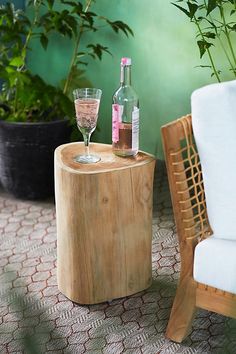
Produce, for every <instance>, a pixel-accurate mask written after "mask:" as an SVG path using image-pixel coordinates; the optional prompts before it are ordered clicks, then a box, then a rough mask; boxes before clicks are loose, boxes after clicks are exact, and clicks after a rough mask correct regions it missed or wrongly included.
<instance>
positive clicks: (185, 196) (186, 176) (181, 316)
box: [162, 115, 236, 342]
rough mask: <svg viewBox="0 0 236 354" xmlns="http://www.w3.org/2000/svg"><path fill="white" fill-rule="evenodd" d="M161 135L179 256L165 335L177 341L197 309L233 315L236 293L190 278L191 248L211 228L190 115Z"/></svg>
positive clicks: (180, 338) (209, 233) (204, 236)
mask: <svg viewBox="0 0 236 354" xmlns="http://www.w3.org/2000/svg"><path fill="white" fill-rule="evenodd" d="M162 138H163V146H164V153H165V158H166V166H167V173H168V179H169V185H170V192H171V197H172V204H173V210H174V217H175V221H176V226H177V233H178V239H179V246H180V255H181V271H180V279H179V284H178V288H177V292H176V296H175V299H174V303H173V307H172V311H171V315H170V319H169V323H168V326H167V330H166V336H167V337H168V338H170V339H171V340H173V341H176V342H181V341H182V340H183V339H184V338H185V337H186V336H187V334H188V332H189V331H190V329H191V323H192V320H193V316H194V313H195V311H196V309H197V308H202V309H206V310H209V311H213V312H217V313H219V314H222V315H225V316H229V317H233V318H236V295H235V294H232V293H228V292H226V291H222V290H219V289H216V288H214V287H211V286H208V285H205V284H201V283H198V282H196V281H195V280H194V278H193V265H194V251H195V247H196V246H197V244H198V243H199V242H201V241H203V240H204V239H206V238H208V237H209V236H210V235H211V234H212V230H211V227H210V225H209V221H208V216H207V209H206V203H205V193H204V185H203V179H202V172H201V164H200V160H199V156H198V152H197V150H196V146H195V142H194V137H193V131H192V122H191V115H188V116H185V117H182V118H180V119H178V120H176V121H174V122H172V123H170V124H167V125H165V126H163V127H162Z"/></svg>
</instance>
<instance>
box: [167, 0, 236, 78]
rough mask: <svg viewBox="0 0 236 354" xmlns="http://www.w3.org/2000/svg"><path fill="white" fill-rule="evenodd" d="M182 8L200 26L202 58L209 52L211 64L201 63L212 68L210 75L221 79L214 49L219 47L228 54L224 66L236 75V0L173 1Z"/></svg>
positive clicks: (232, 74)
mask: <svg viewBox="0 0 236 354" xmlns="http://www.w3.org/2000/svg"><path fill="white" fill-rule="evenodd" d="M172 4H173V5H174V6H176V7H177V8H178V9H179V10H180V11H182V12H183V13H184V14H185V15H186V16H187V17H188V18H189V20H190V22H192V23H193V24H194V25H195V26H196V29H197V35H196V38H197V45H198V48H199V51H200V58H202V57H203V56H204V55H207V56H208V60H209V64H208V65H200V67H203V68H210V70H211V76H214V77H215V78H216V80H217V81H218V82H220V81H221V73H222V71H221V70H220V69H219V68H218V66H219V64H222V63H219V61H218V62H217V60H216V57H215V56H214V53H213V51H212V48H214V47H218V48H219V50H220V51H221V52H222V54H223V57H224V58H225V64H226V65H225V66H227V67H228V70H229V71H230V77H231V78H232V79H235V78H236V47H235V42H234V41H233V38H234V37H235V32H236V20H235V18H236V17H235V14H236V1H235V0H176V1H175V2H174V3H172Z"/></svg>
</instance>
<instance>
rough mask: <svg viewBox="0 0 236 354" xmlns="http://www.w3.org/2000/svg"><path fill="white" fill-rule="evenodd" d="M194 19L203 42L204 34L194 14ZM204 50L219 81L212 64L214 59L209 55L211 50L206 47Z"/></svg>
mask: <svg viewBox="0 0 236 354" xmlns="http://www.w3.org/2000/svg"><path fill="white" fill-rule="evenodd" d="M194 21H195V24H196V25H197V28H198V30H199V33H200V35H201V37H202V40H203V41H204V42H205V38H204V36H203V33H202V29H201V27H200V25H199V23H198V20H197V19H196V16H194ZM206 51H207V54H208V56H209V59H210V62H211V66H212V69H213V71H214V74H215V76H216V78H217V80H218V82H221V80H220V77H219V74H218V72H217V70H216V67H215V64H214V61H213V57H212V55H211V51H210V49H209V48H206Z"/></svg>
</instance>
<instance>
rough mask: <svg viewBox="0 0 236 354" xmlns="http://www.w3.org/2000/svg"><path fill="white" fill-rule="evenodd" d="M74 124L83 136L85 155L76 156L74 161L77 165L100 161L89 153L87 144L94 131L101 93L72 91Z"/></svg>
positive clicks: (84, 90) (85, 89) (80, 90)
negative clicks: (75, 123) (74, 113)
mask: <svg viewBox="0 0 236 354" xmlns="http://www.w3.org/2000/svg"><path fill="white" fill-rule="evenodd" d="M73 95H74V103H75V112H76V122H77V126H78V129H79V130H80V131H81V133H82V134H83V138H84V144H85V153H84V154H83V155H77V156H75V157H74V160H75V161H76V162H79V163H95V162H98V161H100V160H101V158H100V157H99V156H96V155H92V154H90V152H89V142H90V136H91V134H92V132H94V130H95V129H96V126H97V119H98V111H99V105H100V99H101V95H102V91H101V90H100V89H95V88H81V89H76V90H74V91H73Z"/></svg>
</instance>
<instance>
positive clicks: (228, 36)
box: [219, 1, 236, 65]
mask: <svg viewBox="0 0 236 354" xmlns="http://www.w3.org/2000/svg"><path fill="white" fill-rule="evenodd" d="M220 3H221V5H220V6H219V9H220V14H221V17H222V20H223V24H224V28H225V35H226V38H227V41H228V45H229V49H230V51H231V54H232V57H233V59H234V63H235V65H236V56H235V53H234V49H233V46H232V43H231V40H230V34H229V31H228V28H227V24H226V20H225V14H224V8H223V3H222V1H220Z"/></svg>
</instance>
